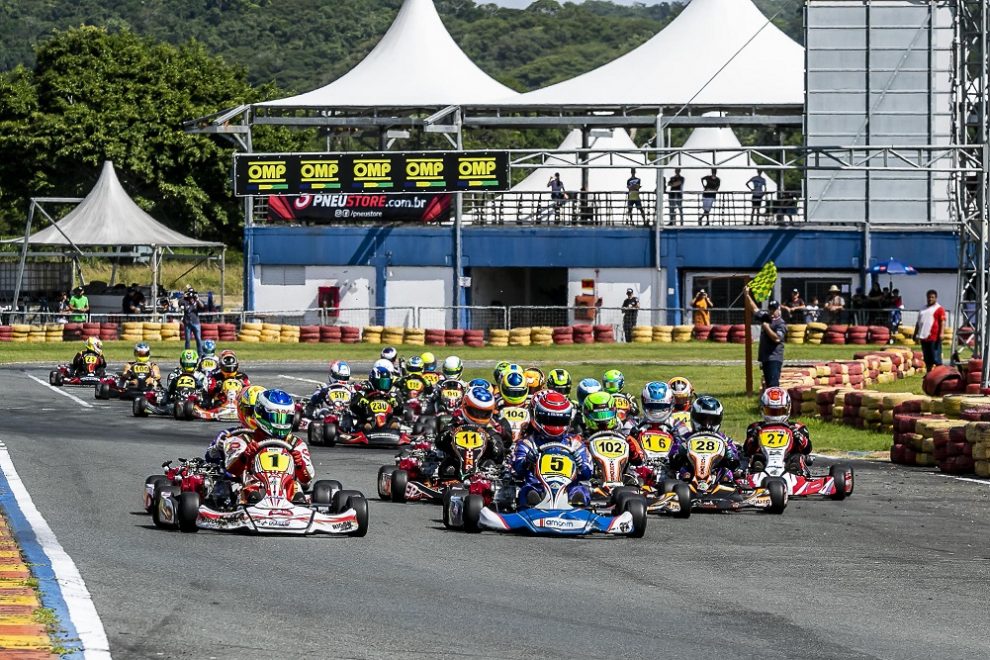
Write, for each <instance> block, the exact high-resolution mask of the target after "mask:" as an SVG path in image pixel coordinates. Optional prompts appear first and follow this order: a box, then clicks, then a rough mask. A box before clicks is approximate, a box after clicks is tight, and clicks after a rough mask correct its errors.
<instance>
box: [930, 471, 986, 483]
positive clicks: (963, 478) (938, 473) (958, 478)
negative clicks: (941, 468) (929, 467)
mask: <svg viewBox="0 0 990 660" xmlns="http://www.w3.org/2000/svg"><path fill="white" fill-rule="evenodd" d="M934 474H935V476H936V477H945V478H946V479H955V480H956V481H969V482H970V483H974V484H981V485H983V486H990V481H987V480H986V479H972V478H970V477H957V476H956V475H954V474H942V473H941V472H936V473H934Z"/></svg>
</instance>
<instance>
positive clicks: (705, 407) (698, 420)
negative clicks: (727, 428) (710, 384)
mask: <svg viewBox="0 0 990 660" xmlns="http://www.w3.org/2000/svg"><path fill="white" fill-rule="evenodd" d="M691 424H692V425H693V426H694V430H695V431H718V430H719V428H720V427H721V426H722V404H721V403H719V400H718V399H716V398H715V397H713V396H709V395H707V394H705V395H702V396H699V397H698V398H697V399H696V400H695V402H694V403H693V404H691Z"/></svg>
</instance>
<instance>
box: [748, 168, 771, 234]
mask: <svg viewBox="0 0 990 660" xmlns="http://www.w3.org/2000/svg"><path fill="white" fill-rule="evenodd" d="M746 187H747V188H749V189H750V190H751V191H752V192H753V208H752V210H751V211H750V212H749V224H751V225H755V224H756V216H758V215H759V214H760V209H761V208H762V207H763V196H764V195H765V194H766V192H767V180H766V179H764V178H763V171H762V170H756V176H754V177H753V178H752V179H750V180H749V181H747V182H746Z"/></svg>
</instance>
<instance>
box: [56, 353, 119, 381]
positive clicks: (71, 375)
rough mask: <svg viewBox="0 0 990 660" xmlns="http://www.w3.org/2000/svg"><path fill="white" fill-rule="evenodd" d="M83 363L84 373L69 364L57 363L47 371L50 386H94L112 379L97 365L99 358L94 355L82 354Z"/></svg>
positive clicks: (112, 378)
mask: <svg viewBox="0 0 990 660" xmlns="http://www.w3.org/2000/svg"><path fill="white" fill-rule="evenodd" d="M83 363H84V364H85V365H86V371H85V373H76V372H74V371H73V369H72V365H71V364H60V365H58V366H57V367H55V368H54V369H52V370H51V371H50V372H48V384H49V385H51V386H52V387H63V386H68V385H72V386H79V385H81V386H95V385H99V384H100V383H110V382H112V381H113V380H114V377H113V376H112V375H108V374H106V373H104V372H103V370H102V369H101V368H100V366H99V358H97V357H96V356H95V355H84V356H83Z"/></svg>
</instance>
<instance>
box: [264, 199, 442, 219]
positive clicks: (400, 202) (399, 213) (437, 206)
mask: <svg viewBox="0 0 990 660" xmlns="http://www.w3.org/2000/svg"><path fill="white" fill-rule="evenodd" d="M450 202H451V198H450V195H448V194H446V193H440V194H439V195H428V194H416V193H408V194H405V195H376V194H371V193H323V194H320V195H299V196H298V197H277V196H275V195H272V196H270V197H269V198H268V221H269V222H305V223H312V224H325V223H330V222H337V221H340V220H344V221H347V220H353V221H355V222H359V221H362V220H373V221H375V222H422V223H430V222H444V221H446V220H449V219H450Z"/></svg>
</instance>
